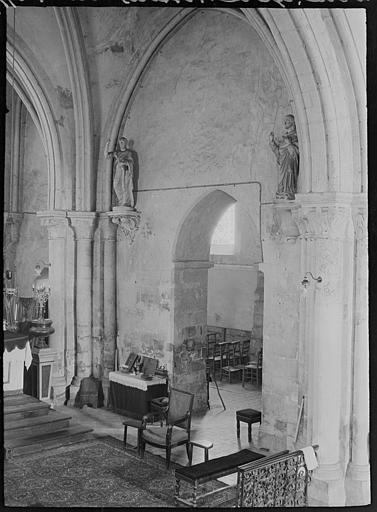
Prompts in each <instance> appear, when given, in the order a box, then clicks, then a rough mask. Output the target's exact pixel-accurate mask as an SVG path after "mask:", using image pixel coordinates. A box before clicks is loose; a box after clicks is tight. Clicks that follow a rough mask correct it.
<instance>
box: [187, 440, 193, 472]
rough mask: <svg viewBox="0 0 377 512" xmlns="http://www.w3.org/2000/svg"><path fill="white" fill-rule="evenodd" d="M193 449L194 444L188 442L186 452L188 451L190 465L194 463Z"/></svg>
mask: <svg viewBox="0 0 377 512" xmlns="http://www.w3.org/2000/svg"><path fill="white" fill-rule="evenodd" d="M192 451H193V448H192V444H191V443H187V444H186V452H187V458H188V461H189V466H191V464H192Z"/></svg>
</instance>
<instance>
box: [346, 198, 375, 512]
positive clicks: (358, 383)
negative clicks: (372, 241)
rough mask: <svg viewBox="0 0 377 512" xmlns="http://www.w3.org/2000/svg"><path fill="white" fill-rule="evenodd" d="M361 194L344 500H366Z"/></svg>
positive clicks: (366, 355) (366, 397)
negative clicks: (347, 460)
mask: <svg viewBox="0 0 377 512" xmlns="http://www.w3.org/2000/svg"><path fill="white" fill-rule="evenodd" d="M363 200H364V202H365V198H362V197H360V198H359V201H358V202H359V203H361V204H358V205H355V206H353V212H352V217H353V224H354V229H355V249H356V250H355V300H354V308H355V310H354V316H355V318H354V324H355V327H354V336H355V339H354V352H353V354H354V355H353V357H354V361H353V397H352V398H353V399H352V415H351V417H352V444H351V460H350V463H349V464H348V468H347V501H346V504H347V505H349V506H352V505H367V504H369V503H370V464H369V430H370V427H369V343H368V247H367V221H366V211H367V210H366V206H365V204H363Z"/></svg>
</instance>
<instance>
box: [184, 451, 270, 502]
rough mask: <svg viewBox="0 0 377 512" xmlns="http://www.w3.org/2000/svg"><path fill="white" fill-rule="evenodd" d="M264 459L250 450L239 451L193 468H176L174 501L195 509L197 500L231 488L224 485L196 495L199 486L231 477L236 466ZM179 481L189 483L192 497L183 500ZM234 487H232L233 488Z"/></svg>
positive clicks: (195, 465) (235, 470)
mask: <svg viewBox="0 0 377 512" xmlns="http://www.w3.org/2000/svg"><path fill="white" fill-rule="evenodd" d="M262 457H265V455H263V454H262V453H256V452H252V451H251V450H241V451H239V452H236V453H231V454H230V455H225V456H223V457H218V458H216V459H212V460H209V461H206V462H201V463H200V464H194V465H193V466H187V467H182V468H178V469H176V470H175V481H176V484H175V500H176V501H177V502H179V503H184V504H185V505H189V506H192V507H197V506H198V505H197V500H198V499H201V498H204V497H207V496H210V495H212V494H215V493H218V492H221V491H223V490H224V489H229V488H230V487H232V486H229V485H225V486H221V487H220V488H218V489H215V490H212V491H209V492H204V493H203V494H200V495H198V487H199V485H202V484H205V483H206V482H210V481H212V480H217V479H218V478H221V477H223V476H228V475H231V474H232V473H236V472H237V468H238V466H240V465H242V464H247V463H248V462H253V461H256V460H258V459H261V458H262ZM181 480H183V481H185V482H187V483H189V484H190V485H191V486H192V497H191V499H189V498H183V497H182V495H181V494H180V490H181ZM233 487H234V486H233Z"/></svg>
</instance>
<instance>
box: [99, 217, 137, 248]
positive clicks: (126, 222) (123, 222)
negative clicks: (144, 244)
mask: <svg viewBox="0 0 377 512" xmlns="http://www.w3.org/2000/svg"><path fill="white" fill-rule="evenodd" d="M107 215H108V216H109V217H110V219H111V221H112V222H113V223H114V224H117V225H118V226H119V227H120V228H121V230H122V232H123V234H124V236H125V238H126V240H127V241H128V243H129V245H132V244H133V242H134V240H135V235H136V232H137V231H138V229H139V226H140V219H141V212H138V211H136V210H129V209H128V210H124V211H121V210H120V209H119V210H118V211H112V212H108V213H107Z"/></svg>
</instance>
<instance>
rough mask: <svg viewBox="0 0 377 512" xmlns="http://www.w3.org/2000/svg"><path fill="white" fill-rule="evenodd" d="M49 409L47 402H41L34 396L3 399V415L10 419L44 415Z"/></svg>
mask: <svg viewBox="0 0 377 512" xmlns="http://www.w3.org/2000/svg"><path fill="white" fill-rule="evenodd" d="M24 396H28V395H24ZM49 411H50V406H49V404H48V403H45V402H41V401H40V400H38V399H37V398H34V397H28V398H26V399H25V398H24V399H21V398H17V399H13V400H4V417H7V418H8V419H12V420H16V419H22V418H30V417H35V416H44V415H47V414H48V413H49Z"/></svg>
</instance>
